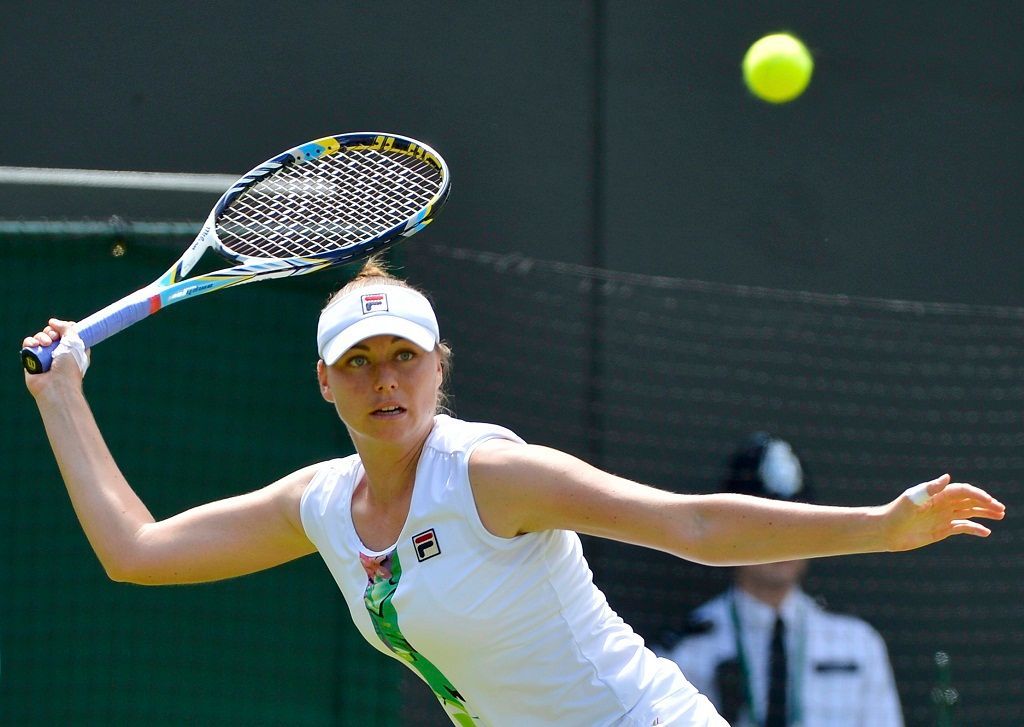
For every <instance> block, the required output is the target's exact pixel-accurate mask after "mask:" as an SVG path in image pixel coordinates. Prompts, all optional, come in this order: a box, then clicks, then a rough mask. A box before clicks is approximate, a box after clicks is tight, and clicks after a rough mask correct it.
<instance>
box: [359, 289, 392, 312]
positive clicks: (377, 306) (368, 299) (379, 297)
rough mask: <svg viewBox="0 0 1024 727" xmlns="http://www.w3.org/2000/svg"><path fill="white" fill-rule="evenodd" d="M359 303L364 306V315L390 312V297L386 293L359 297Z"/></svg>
mask: <svg viewBox="0 0 1024 727" xmlns="http://www.w3.org/2000/svg"><path fill="white" fill-rule="evenodd" d="M359 302H360V303H361V304H362V306H363V315H364V316H365V315H366V314H367V313H382V312H384V311H386V310H388V296H387V295H385V294H384V293H365V294H363V295H361V296H359Z"/></svg>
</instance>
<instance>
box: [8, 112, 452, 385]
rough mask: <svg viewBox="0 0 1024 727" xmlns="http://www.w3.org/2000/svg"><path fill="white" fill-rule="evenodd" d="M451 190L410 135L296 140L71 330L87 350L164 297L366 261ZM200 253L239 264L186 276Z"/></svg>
mask: <svg viewBox="0 0 1024 727" xmlns="http://www.w3.org/2000/svg"><path fill="white" fill-rule="evenodd" d="M449 189H450V186H449V177H448V166H447V165H446V164H445V162H444V160H443V159H442V158H441V155H440V154H438V153H437V152H436V151H434V150H433V149H431V148H430V147H429V146H427V145H426V144H423V143H421V142H419V141H416V140H414V139H410V138H407V137H404V136H398V135H396V134H383V133H376V132H360V133H354V134H342V135H340V136H326V137H324V138H322V139H317V140H315V141H311V142H309V143H307V144H302V145H301V146H297V147H295V148H293V149H289V150H288V151H286V152H284V153H282V154H279V155H277V156H276V157H274V158H273V159H270V160H268V161H266V162H264V163H263V164H260V165H259V166H258V167H256V168H255V169H253V170H252V171H251V172H249V173H248V174H246V175H245V176H243V177H242V178H241V179H239V180H238V181H237V182H235V184H234V185H233V186H232V187H231V188H230V189H229V190H228V191H227V192H225V193H224V195H223V196H222V197H221V198H220V200H218V202H217V204H216V205H215V206H214V208H213V210H212V211H211V212H210V216H209V217H208V218H207V220H206V222H205V224H204V225H203V228H202V229H201V230H200V231H199V234H198V235H197V236H196V239H195V240H194V241H193V242H192V244H191V245H189V246H188V248H187V249H186V250H185V252H184V254H183V255H182V256H181V257H180V258H179V259H178V261H177V262H176V263H174V265H172V266H171V267H170V269H169V270H168V271H167V272H166V273H164V274H163V275H161V276H160V277H159V278H157V279H156V280H155V281H153V282H152V283H150V284H149V285H147V286H146V287H144V288H141V289H139V290H137V291H136V292H134V293H132V294H131V295H128V296H125V297H124V298H122V299H121V300H119V301H117V302H115V303H112V304H110V305H109V306H107V307H106V308H104V309H103V310H100V311H97V312H96V313H93V314H92V315H91V316H89V317H87V318H85V319H83V320H81V321H79V323H78V324H77V325H76V330H77V331H78V334H79V336H81V338H82V341H83V342H84V343H85V346H86V348H90V347H92V346H95V345H96V344H97V343H100V342H101V341H104V340H106V339H107V338H110V337H111V336H113V335H114V334H115V333H118V332H120V331H123V330H124V329H125V328H127V327H128V326H130V325H132V324H133V323H138V322H139V321H141V320H142V319H144V318H148V317H149V316H151V315H153V314H154V313H156V312H157V311H158V310H160V309H161V308H165V307H166V306H168V305H171V304H172V303H180V302H181V301H183V300H190V299H192V298H195V297H196V296H199V295H205V294H206V293H212V292H214V291H216V290H222V289H224V288H229V287H231V286H234V285H241V284H243V283H251V282H255V281H257V280H269V279H270V278H282V277H287V276H292V275H305V274H307V273H313V272H316V271H318V270H323V269H324V268H328V267H331V266H334V265H341V264H344V263H349V262H352V261H354V260H358V259H360V258H363V257H366V256H368V255H371V254H372V253H375V252H379V251H380V250H383V249H384V248H386V247H387V246H389V245H391V244H392V243H394V242H397V241H398V240H401V239H402V238H405V237H409V236H410V235H414V234H416V233H417V232H419V231H420V230H422V229H423V228H424V227H425V226H426V225H427V224H429V223H430V221H431V220H432V219H433V216H434V215H435V214H437V212H438V211H439V210H440V209H441V207H442V206H443V205H444V203H445V201H446V199H447V197H448V191H449ZM207 250H213V251H214V252H216V253H218V254H219V255H221V256H223V257H225V258H227V259H228V260H229V261H231V262H233V263H237V264H236V265H235V266H234V267H230V268H225V269H222V270H217V271H216V272H212V273H206V274H203V275H196V276H194V277H192V278H188V279H185V276H186V275H188V273H189V271H190V270H192V268H193V267H194V266H195V264H196V263H197V262H198V261H199V259H200V258H201V257H202V256H203V254H204V253H206V251H207ZM52 348H53V347H52V346H36V347H33V348H25V349H22V352H21V360H22V365H23V366H24V367H25V370H26V371H28V372H29V373H31V374H38V373H42V372H44V371H48V370H49V369H50V364H51V362H52V353H53V351H52Z"/></svg>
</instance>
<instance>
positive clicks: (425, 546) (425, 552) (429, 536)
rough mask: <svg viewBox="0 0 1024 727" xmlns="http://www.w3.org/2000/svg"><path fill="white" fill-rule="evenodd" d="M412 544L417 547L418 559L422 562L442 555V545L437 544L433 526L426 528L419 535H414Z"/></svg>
mask: <svg viewBox="0 0 1024 727" xmlns="http://www.w3.org/2000/svg"><path fill="white" fill-rule="evenodd" d="M412 545H413V548H415V549H416V560H418V561H419V562H420V563H422V562H423V561H425V560H427V559H428V558H433V557H434V556H435V555H441V546H439V545H438V544H437V536H436V535H434V530H433V528H431V529H430V530H425V531H424V532H422V533H420V534H419V535H413V536H412Z"/></svg>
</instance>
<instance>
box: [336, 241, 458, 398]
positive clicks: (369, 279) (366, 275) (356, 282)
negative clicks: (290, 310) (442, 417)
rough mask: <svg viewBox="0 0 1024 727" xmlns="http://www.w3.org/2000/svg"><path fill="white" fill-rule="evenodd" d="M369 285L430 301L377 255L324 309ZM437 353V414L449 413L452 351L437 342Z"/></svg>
mask: <svg viewBox="0 0 1024 727" xmlns="http://www.w3.org/2000/svg"><path fill="white" fill-rule="evenodd" d="M371 285H394V286H397V287H399V288H408V289H409V290H415V291H416V292H417V293H419V294H420V295H422V296H423V297H424V298H427V299H428V300H429V299H430V296H428V295H427V294H426V293H424V292H423V291H422V290H420V289H418V288H416V287H415V286H412V285H409V283H407V282H406V281H404V280H402V279H401V278H399V277H396V276H394V275H392V274H391V271H389V270H388V268H387V264H386V263H385V262H384V260H383V259H382V258H381V257H380V256H379V255H371V256H370V257H368V258H367V259H366V262H365V263H363V267H361V268H360V269H359V272H358V273H356V275H355V277H354V278H352V279H351V280H350V281H348V282H347V283H346V284H345V285H344V286H343V287H342V288H341V290H339V291H338V292H336V293H334V294H333V295H332V296H331V297H330V298H328V300H327V304H326V305H325V306H324V308H327V306H329V305H330V304H331V303H333V302H334V301H335V300H337V299H338V298H340V297H342V296H344V295H348V294H349V293H351V292H352V291H353V290H359V289H360V288H367V287H369V286H371ZM437 352H438V354H440V356H441V388H440V390H438V392H437V412H438V413H439V414H441V413H450V410H449V409H448V403H449V397H448V376H449V373H450V371H451V368H452V350H451V348H449V346H448V344H447V343H445V342H444V341H439V342H438V344H437Z"/></svg>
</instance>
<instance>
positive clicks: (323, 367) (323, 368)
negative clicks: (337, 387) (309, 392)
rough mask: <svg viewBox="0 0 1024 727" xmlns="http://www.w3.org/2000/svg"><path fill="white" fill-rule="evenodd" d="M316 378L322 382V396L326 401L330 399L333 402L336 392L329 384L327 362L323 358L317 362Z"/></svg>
mask: <svg viewBox="0 0 1024 727" xmlns="http://www.w3.org/2000/svg"><path fill="white" fill-rule="evenodd" d="M316 380H317V382H318V383H319V384H320V396H322V397H323V398H324V401H329V402H331V403H332V404H333V403H334V392H333V391H331V387H330V386H328V385H327V364H325V363H324V360H323V359H318V360H317V362H316Z"/></svg>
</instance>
